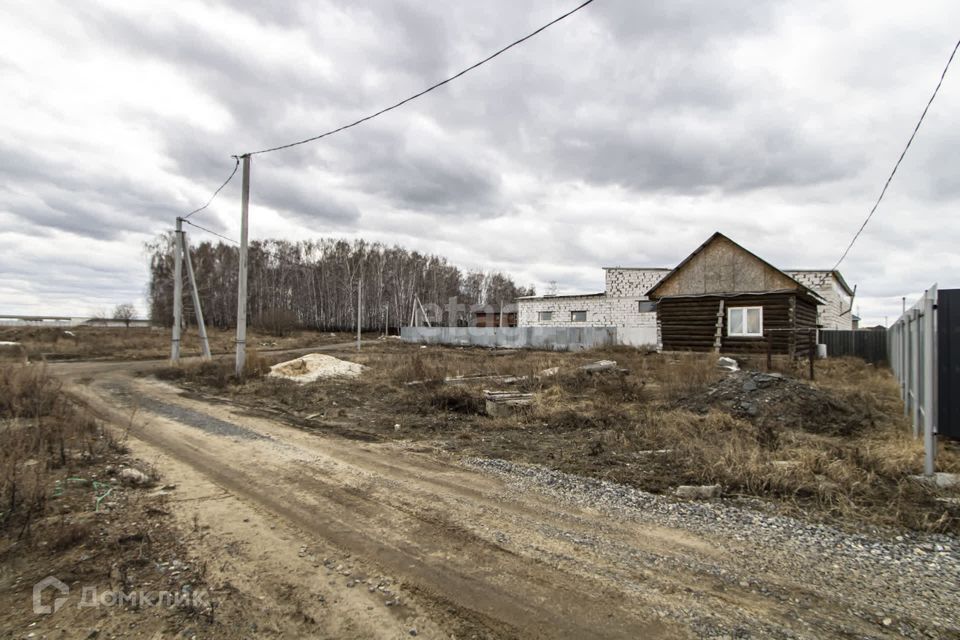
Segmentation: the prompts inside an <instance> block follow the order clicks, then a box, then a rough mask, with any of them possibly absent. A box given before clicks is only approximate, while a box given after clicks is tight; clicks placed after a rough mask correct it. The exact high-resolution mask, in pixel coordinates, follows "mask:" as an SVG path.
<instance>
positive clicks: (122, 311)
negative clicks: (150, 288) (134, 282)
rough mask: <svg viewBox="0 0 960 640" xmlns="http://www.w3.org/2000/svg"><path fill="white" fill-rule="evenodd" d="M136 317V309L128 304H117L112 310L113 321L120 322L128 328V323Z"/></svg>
mask: <svg viewBox="0 0 960 640" xmlns="http://www.w3.org/2000/svg"><path fill="white" fill-rule="evenodd" d="M136 317H137V309H136V307H134V306H133V305H132V304H130V303H129V302H124V303H123V304H118V305H117V306H116V308H114V310H113V319H114V320H122V321H123V323H124V324H125V325H126V326H127V328H128V329H129V328H130V321H131V320H133V319H134V318H136Z"/></svg>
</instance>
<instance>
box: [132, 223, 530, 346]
mask: <svg viewBox="0 0 960 640" xmlns="http://www.w3.org/2000/svg"><path fill="white" fill-rule="evenodd" d="M146 251H147V254H148V256H149V270H150V279H149V283H148V285H147V299H148V303H149V306H150V319H151V320H152V321H153V322H154V323H157V324H168V323H169V322H171V320H172V318H173V290H174V288H173V278H174V268H173V267H174V265H173V234H172V233H167V234H163V235H161V236H158V237H157V238H155V239H154V240H153V241H152V242H149V243H147V245H146ZM190 256H191V259H192V262H193V268H194V271H195V272H196V278H197V289H198V290H199V293H200V304H201V305H202V307H203V315H204V321H205V322H206V324H207V325H208V326H214V327H219V328H230V327H235V326H236V315H237V269H238V260H239V250H238V248H237V247H235V246H233V245H228V244H225V243H223V242H218V243H217V244H213V243H211V242H202V243H200V244H199V245H196V246H191V247H190ZM247 267H248V280H247V291H248V293H247V304H248V307H247V317H248V318H249V321H250V324H251V325H252V326H254V327H257V328H259V329H262V330H265V331H271V332H274V333H282V332H283V331H285V330H287V329H292V328H304V329H307V328H309V329H317V330H324V331H337V330H348V329H353V328H355V327H356V322H357V303H358V300H357V287H358V285H359V286H360V297H361V301H360V302H361V326H362V328H363V329H364V330H382V329H383V328H384V327H385V323H386V321H387V318H388V317H389V324H390V327H391V328H393V329H394V330H396V328H397V327H400V326H404V325H406V324H408V323H409V322H410V318H411V316H412V314H413V311H414V307H415V305H416V304H417V303H416V301H415V298H419V300H420V302H421V303H422V304H423V305H424V307H426V308H437V307H445V306H446V305H447V303H448V301H449V300H450V298H457V299H458V301H459V302H460V303H461V304H463V305H467V306H469V305H492V306H497V307H499V305H500V304H501V303H504V304H506V303H512V302H514V301H515V300H516V298H517V297H518V296H524V295H533V294H534V289H533V287H532V286H531V287H527V288H525V287H520V286H517V285H516V284H515V283H514V281H513V280H512V279H511V278H510V277H509V276H508V275H506V274H503V273H501V272H498V271H495V272H485V271H480V270H473V271H467V272H464V271H462V270H461V269H460V268H458V267H457V266H455V265H452V264H450V263H449V262H448V261H447V260H446V259H445V258H443V257H441V256H437V255H432V254H423V253H420V252H417V251H410V250H408V249H405V248H403V247H400V246H388V245H385V244H382V243H379V242H374V243H370V242H366V241H364V240H355V241H353V242H347V241H345V240H335V239H329V238H323V239H319V240H304V241H299V242H290V241H287V240H263V241H252V242H251V243H250V245H249V248H248V253H247ZM183 278H184V284H183V305H184V317H185V318H184V319H185V321H186V322H188V323H193V322H194V319H193V311H192V303H191V300H190V290H189V288H188V287H189V283H188V281H187V275H186V269H184V273H183ZM443 321H444V322H449V323H463V322H465V321H466V318H465V317H462V318H444V319H443Z"/></svg>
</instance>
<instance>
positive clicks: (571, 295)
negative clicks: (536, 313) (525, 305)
mask: <svg viewBox="0 0 960 640" xmlns="http://www.w3.org/2000/svg"><path fill="white" fill-rule="evenodd" d="M605 295H607V292H606V291H602V292H600V293H559V294H557V295H555V296H520V297H519V298H517V300H518V301H519V300H553V299H555V298H598V297H602V296H605Z"/></svg>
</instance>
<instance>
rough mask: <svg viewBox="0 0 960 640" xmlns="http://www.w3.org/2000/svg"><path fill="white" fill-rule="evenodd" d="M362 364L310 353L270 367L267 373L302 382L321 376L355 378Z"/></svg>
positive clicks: (361, 369) (318, 378) (275, 376)
mask: <svg viewBox="0 0 960 640" xmlns="http://www.w3.org/2000/svg"><path fill="white" fill-rule="evenodd" d="M362 371H363V365H360V364H357V363H355V362H347V361H346V360H340V359H339V358H334V357H333V356H326V355H323V354H320V353H310V354H308V355H305V356H303V357H301V358H297V359H296V360H288V361H287V362H281V363H279V364H275V365H273V366H272V367H270V373H269V375H270V376H271V377H274V378H285V379H287V380H293V381H294V382H299V383H300V384H304V383H307V382H313V381H314V380H320V379H321V378H356V377H357V376H359V375H360V373H361V372H362Z"/></svg>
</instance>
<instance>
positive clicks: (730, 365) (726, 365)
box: [717, 356, 740, 371]
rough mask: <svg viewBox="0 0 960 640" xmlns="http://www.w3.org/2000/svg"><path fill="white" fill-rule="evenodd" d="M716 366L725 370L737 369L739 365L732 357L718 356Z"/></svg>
mask: <svg viewBox="0 0 960 640" xmlns="http://www.w3.org/2000/svg"><path fill="white" fill-rule="evenodd" d="M717 368H718V369H726V370H727V371H739V370H740V365H738V364H737V361H736V360H734V359H733V358H728V357H726V356H721V357H720V358H717Z"/></svg>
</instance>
